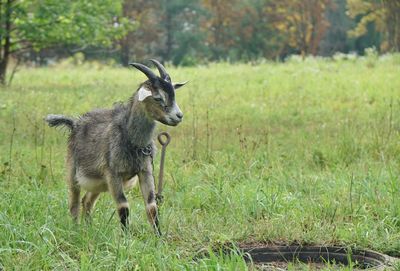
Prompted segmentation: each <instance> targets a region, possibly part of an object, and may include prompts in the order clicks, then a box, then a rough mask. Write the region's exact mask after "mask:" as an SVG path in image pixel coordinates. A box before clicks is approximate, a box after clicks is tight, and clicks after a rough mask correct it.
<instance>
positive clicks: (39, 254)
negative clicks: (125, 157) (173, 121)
mask: <svg viewBox="0 0 400 271" xmlns="http://www.w3.org/2000/svg"><path fill="white" fill-rule="evenodd" d="M399 59H400V58H399V55H392V56H386V57H384V58H381V59H373V60H371V59H367V60H365V59H354V60H347V61H346V60H338V61H333V60H324V59H311V58H310V59H306V61H304V62H301V61H297V60H296V59H292V61H289V62H287V63H284V64H279V63H265V64H260V65H254V66H252V65H244V64H242V65H234V66H232V65H228V64H212V65H210V66H207V67H198V68H175V69H173V68H170V69H169V70H170V73H171V76H172V78H173V79H175V80H176V81H184V80H190V83H189V84H188V85H187V86H186V87H185V88H182V90H179V92H178V93H177V100H178V103H179V105H180V107H181V109H182V110H183V112H184V114H185V118H184V122H183V123H182V124H181V125H180V126H178V127H176V128H170V127H166V126H163V125H161V124H160V125H159V126H158V130H159V131H162V130H167V131H169V132H170V133H171V135H172V142H171V144H170V145H169V147H168V150H167V161H166V176H165V179H166V187H165V202H164V205H163V206H162V207H161V223H162V229H163V232H164V236H163V237H162V238H161V239H158V238H156V237H155V236H154V235H153V232H152V230H151V227H150V225H148V222H147V220H146V216H145V211H144V206H143V202H142V199H141V196H140V193H139V191H138V188H135V189H134V190H132V191H130V192H129V194H128V198H129V201H130V205H131V216H130V221H131V225H130V233H129V234H127V235H124V234H123V233H122V232H121V230H120V226H119V224H118V219H117V218H116V216H115V215H114V216H113V212H114V203H113V201H112V199H111V197H110V196H109V195H108V194H104V195H103V196H102V197H101V198H100V200H99V202H98V204H97V206H96V210H95V212H94V214H93V223H92V224H91V225H86V224H85V223H82V224H81V225H78V226H77V225H74V224H73V223H72V221H71V219H70V217H69V214H68V208H67V189H66V185H65V182H64V181H63V180H64V174H65V172H64V165H63V163H64V156H65V152H66V138H67V133H66V132H65V131H58V130H56V129H50V128H48V127H46V126H45V124H44V122H43V121H42V119H43V117H44V116H45V115H46V114H48V113H62V114H67V115H73V116H76V115H79V114H82V113H84V112H86V111H88V110H90V109H92V108H96V107H110V106H112V104H113V103H114V102H116V101H121V100H122V101H124V100H127V99H128V97H129V96H130V95H131V94H132V93H133V91H134V90H135V89H136V86H137V85H138V84H139V83H140V82H141V81H143V80H144V76H142V74H140V73H139V72H137V71H133V70H129V69H122V68H107V67H101V66H97V67H91V66H89V65H87V66H83V67H70V68H60V67H58V68H57V67H53V68H40V69H28V68H25V69H23V70H21V71H20V72H18V73H17V74H16V76H15V79H14V82H13V85H12V87H10V88H5V89H0V129H1V130H0V153H1V156H0V269H2V268H3V269H5V270H39V269H41V270H52V269H56V270H77V269H80V270H141V269H143V270H152V269H154V270H193V269H198V270H206V269H211V270H242V269H244V268H246V264H245V263H244V261H243V260H242V258H241V257H240V255H238V254H237V253H235V252H234V251H233V252H232V253H231V255H229V256H224V255H222V254H220V253H218V252H215V253H211V254H210V253H209V252H211V251H212V249H213V248H215V247H218V246H219V245H220V244H223V243H225V242H233V243H239V242H243V241H246V242H250V241H261V242H280V243H281V242H284V243H293V242H296V243H302V244H310V243H312V244H336V245H345V246H352V247H357V248H369V249H374V250H377V251H380V252H384V253H389V254H392V255H397V256H400V178H399V175H400V136H399V135H400V95H399V94H400V60H399ZM11 142H12V145H11V144H10V143H11ZM158 161H159V156H157V158H156V162H155V164H156V167H157V168H158ZM156 170H157V169H156ZM156 172H158V170H157V171H156ZM156 175H157V174H156ZM207 252H208V254H210V255H209V256H208V257H205V256H204V257H202V256H201V255H207ZM247 268H253V267H251V266H247Z"/></svg>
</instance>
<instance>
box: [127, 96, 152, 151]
mask: <svg viewBox="0 0 400 271" xmlns="http://www.w3.org/2000/svg"><path fill="white" fill-rule="evenodd" d="M135 98H136V97H133V99H132V102H131V105H130V108H129V109H130V110H129V116H128V137H129V140H130V141H131V143H132V145H134V146H138V147H145V146H147V145H149V144H150V143H151V140H152V137H153V131H154V127H155V125H156V124H155V121H154V120H152V119H150V118H149V117H148V116H147V114H146V111H145V108H144V105H143V104H141V103H140V102H139V101H138V100H137V99H135Z"/></svg>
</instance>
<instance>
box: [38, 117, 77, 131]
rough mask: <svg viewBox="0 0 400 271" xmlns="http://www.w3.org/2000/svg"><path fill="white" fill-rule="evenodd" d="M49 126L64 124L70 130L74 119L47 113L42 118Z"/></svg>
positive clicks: (73, 124)
mask: <svg viewBox="0 0 400 271" xmlns="http://www.w3.org/2000/svg"><path fill="white" fill-rule="evenodd" d="M44 120H45V121H46V122H47V123H48V124H49V126H50V127H57V126H65V127H67V128H68V129H69V130H71V131H72V129H74V126H75V120H74V119H73V118H70V117H66V116H63V115H52V114H51V115H47V117H46V118H45V119H44Z"/></svg>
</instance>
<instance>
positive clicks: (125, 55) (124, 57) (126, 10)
mask: <svg viewBox="0 0 400 271" xmlns="http://www.w3.org/2000/svg"><path fill="white" fill-rule="evenodd" d="M130 9H131V6H130V3H129V1H124V4H123V6H122V15H123V16H124V17H129V16H130ZM130 38H131V31H129V32H128V33H127V34H126V35H125V37H123V38H121V40H120V46H121V51H120V60H121V64H122V65H123V66H125V67H127V66H128V64H129V62H130V59H129V58H130V53H131V50H130Z"/></svg>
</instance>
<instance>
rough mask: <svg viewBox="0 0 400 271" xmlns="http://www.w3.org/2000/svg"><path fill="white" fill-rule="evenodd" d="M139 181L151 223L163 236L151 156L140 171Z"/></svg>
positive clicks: (157, 232)
mask: <svg viewBox="0 0 400 271" xmlns="http://www.w3.org/2000/svg"><path fill="white" fill-rule="evenodd" d="M139 183H140V190H141V191H142V196H143V200H144V204H145V206H146V213H147V218H148V220H149V222H150V224H151V225H152V226H153V228H154V231H155V232H156V234H157V235H159V236H161V231H160V225H159V221H158V211H157V203H156V199H155V193H154V176H153V165H152V162H151V159H150V158H149V159H146V161H145V167H144V168H143V170H142V171H140V172H139Z"/></svg>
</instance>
